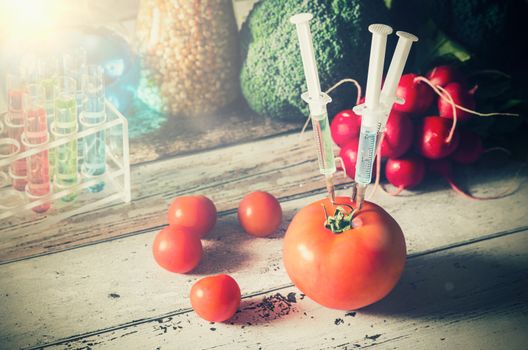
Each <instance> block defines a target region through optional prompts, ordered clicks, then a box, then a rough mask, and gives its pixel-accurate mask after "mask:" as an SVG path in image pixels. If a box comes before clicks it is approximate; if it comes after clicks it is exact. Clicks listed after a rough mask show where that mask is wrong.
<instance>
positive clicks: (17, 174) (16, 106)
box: [5, 75, 27, 191]
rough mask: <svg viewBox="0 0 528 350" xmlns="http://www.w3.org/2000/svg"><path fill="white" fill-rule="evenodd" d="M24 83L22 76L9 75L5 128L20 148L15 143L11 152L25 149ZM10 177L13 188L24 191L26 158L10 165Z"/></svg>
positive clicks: (9, 136) (8, 135)
mask: <svg viewBox="0 0 528 350" xmlns="http://www.w3.org/2000/svg"><path fill="white" fill-rule="evenodd" d="M23 95H24V83H23V80H22V78H21V77H20V76H17V75H8V76H7V115H6V117H5V128H6V132H7V137H8V138H10V139H12V140H14V141H16V143H17V144H18V145H20V146H19V147H18V148H17V147H16V146H15V145H14V144H13V145H12V146H11V152H12V153H14V152H17V151H21V152H22V151H24V149H23V148H22V142H21V141H22V133H23V132H24V107H23ZM8 172H9V177H10V178H11V179H12V185H13V188H15V189H16V190H18V191H24V190H25V188H26V183H27V180H26V174H27V168H26V159H18V160H15V161H14V162H13V163H11V165H10V166H9V171H8Z"/></svg>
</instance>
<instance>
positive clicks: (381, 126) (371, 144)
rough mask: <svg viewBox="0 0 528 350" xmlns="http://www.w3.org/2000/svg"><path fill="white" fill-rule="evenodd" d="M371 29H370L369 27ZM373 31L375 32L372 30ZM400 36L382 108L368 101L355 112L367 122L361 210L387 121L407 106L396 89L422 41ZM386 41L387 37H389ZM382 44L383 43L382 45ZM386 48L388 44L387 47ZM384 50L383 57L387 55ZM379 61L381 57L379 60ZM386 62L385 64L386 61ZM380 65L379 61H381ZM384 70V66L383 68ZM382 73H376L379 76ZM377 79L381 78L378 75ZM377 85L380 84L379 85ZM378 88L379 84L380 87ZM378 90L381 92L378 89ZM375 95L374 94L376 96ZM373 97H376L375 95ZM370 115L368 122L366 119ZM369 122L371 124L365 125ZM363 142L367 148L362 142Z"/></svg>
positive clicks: (361, 153)
mask: <svg viewBox="0 0 528 350" xmlns="http://www.w3.org/2000/svg"><path fill="white" fill-rule="evenodd" d="M369 30H370V27H369ZM371 31H372V30H371ZM396 34H397V35H398V36H399V39H398V44H397V45H396V49H395V51H394V54H393V56H392V60H391V63H390V66H389V71H388V72H387V77H386V79H385V82H384V84H383V89H382V90H381V94H380V95H378V96H379V105H378V107H377V108H376V109H371V110H369V105H368V100H367V101H366V102H367V103H366V104H365V105H360V106H356V108H354V111H355V112H356V113H358V114H363V118H364V119H363V121H362V125H361V131H360V133H361V134H360V143H359V146H358V162H357V163H356V205H357V207H358V208H361V205H362V204H363V201H364V198H365V190H366V187H367V185H368V184H369V183H370V182H371V179H372V164H373V162H374V158H375V155H376V152H377V149H378V147H380V145H379V141H380V139H381V136H382V135H383V133H384V132H385V126H386V125H387V120H388V118H389V114H390V112H391V109H392V105H393V104H394V103H395V102H396V103H403V101H402V100H401V99H398V97H397V96H396V90H397V88H398V83H399V81H400V78H401V75H402V73H403V68H404V67H405V63H406V62H407V58H408V56H409V52H410V50H411V45H412V43H413V42H415V41H418V38H417V37H416V36H414V35H412V34H410V33H406V32H401V31H398V32H397V33H396ZM374 37H375V35H374V32H373V42H372V45H373V46H374ZM385 40H386V36H385ZM378 44H379V43H378ZM383 47H385V43H384V44H383ZM372 53H373V50H371V62H369V78H370V73H371V72H370V66H371V63H372ZM384 54H385V53H384V48H383V55H384ZM378 60H379V57H378ZM382 62H383V61H382ZM378 64H379V62H378ZM380 69H382V67H381V68H380ZM377 73H378V72H375V74H377ZM374 78H378V77H377V75H375V76H374ZM376 83H377V82H376ZM376 86H378V85H376ZM376 91H378V90H376ZM376 91H375V92H374V94H375V93H376ZM368 93H369V92H368V81H367V98H368ZM371 95H372V94H371ZM367 115H368V119H367V118H366V116H367ZM374 118H377V122H378V125H377V132H376V135H375V136H374V135H373V134H372V133H373V132H374V128H373V124H374ZM366 120H367V122H365V121H366ZM363 123H365V124H366V126H365V130H363ZM361 141H363V145H362V143H361Z"/></svg>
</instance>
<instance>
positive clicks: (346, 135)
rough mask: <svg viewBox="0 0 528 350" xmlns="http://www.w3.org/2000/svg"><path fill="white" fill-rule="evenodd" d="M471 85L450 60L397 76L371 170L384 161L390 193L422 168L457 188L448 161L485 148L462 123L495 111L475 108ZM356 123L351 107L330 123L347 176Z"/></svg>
mask: <svg viewBox="0 0 528 350" xmlns="http://www.w3.org/2000/svg"><path fill="white" fill-rule="evenodd" d="M475 91H476V87H470V86H468V84H467V81H466V79H465V77H464V76H463V74H461V72H460V71H458V70H457V69H456V68H455V67H452V66H438V67H436V68H434V69H433V70H431V71H430V72H429V73H428V74H427V76H426V77H422V76H418V75H416V74H405V75H403V76H402V78H401V80H400V83H399V85H398V90H397V95H398V97H401V98H403V99H404V100H405V102H404V103H403V104H394V106H393V109H392V111H391V113H390V115H389V119H388V122H387V125H386V131H385V135H384V137H383V139H382V142H381V147H380V150H379V152H378V156H381V159H378V160H377V162H376V164H377V167H378V168H377V169H376V164H375V167H374V170H373V173H374V174H376V172H377V179H378V178H379V173H380V171H383V169H380V165H381V160H385V161H386V162H385V167H384V172H385V177H386V178H387V180H388V181H389V182H390V183H391V184H392V185H393V186H395V188H396V191H395V192H392V194H398V193H399V192H401V191H402V190H404V189H409V188H413V187H415V186H418V185H419V184H420V183H421V182H422V181H423V179H424V177H425V175H426V172H430V173H433V174H437V175H440V176H442V177H443V178H445V179H446V180H447V181H448V182H449V184H450V185H451V187H453V189H455V190H456V191H457V192H462V191H461V190H460V189H459V188H458V187H457V186H456V185H455V184H454V182H453V181H452V179H451V177H452V175H451V174H452V171H451V168H452V162H455V163H458V164H464V165H468V164H472V163H474V162H476V161H477V160H478V159H479V158H480V156H481V155H482V153H483V152H484V148H483V144H482V139H481V137H480V136H479V135H477V134H476V133H473V132H471V131H470V130H467V129H466V128H465V125H464V124H465V122H466V121H467V120H468V119H470V118H473V117H474V116H475V115H486V116H488V115H499V114H498V113H488V114H482V113H479V112H476V111H474V108H475V98H474V93H475ZM358 102H360V101H359V99H358ZM500 114H501V115H511V114H508V113H500ZM360 127H361V117H360V116H359V115H357V114H355V113H354V112H353V111H352V110H344V111H341V112H339V113H338V114H337V115H335V117H334V118H333V120H332V123H331V134H332V138H333V140H334V142H335V143H336V144H337V145H338V146H339V147H340V152H339V156H340V157H341V159H342V160H343V167H344V171H345V172H346V174H347V175H348V176H349V177H350V178H352V179H353V178H354V175H355V168H356V158H357V148H358V136H359V132H360ZM462 193H463V192H462ZM466 195H467V194H466ZM467 196H469V197H472V198H475V197H473V196H471V195H467Z"/></svg>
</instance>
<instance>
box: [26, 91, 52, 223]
mask: <svg viewBox="0 0 528 350" xmlns="http://www.w3.org/2000/svg"><path fill="white" fill-rule="evenodd" d="M24 98H25V101H24V102H25V103H24V105H25V108H26V120H25V127H24V135H23V137H22V142H23V144H24V146H25V148H26V149H31V148H32V147H36V146H39V145H42V144H44V143H47V142H48V141H49V134H48V120H47V114H46V109H45V106H44V99H45V90H44V88H43V87H42V86H41V85H39V84H30V85H28V86H27V93H26V94H25V95H24ZM50 189H51V185H50V174H49V158H48V150H43V151H41V152H39V153H37V154H34V155H31V156H29V157H28V158H27V186H26V193H27V195H28V197H29V198H30V199H31V200H41V199H42V197H44V196H46V195H48V194H49V193H50ZM49 208H50V202H49V200H45V201H44V202H43V203H42V204H40V205H38V206H36V207H33V208H32V209H33V211H35V212H37V213H43V212H45V211H47V210H48V209H49Z"/></svg>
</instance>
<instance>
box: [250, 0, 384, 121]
mask: <svg viewBox="0 0 528 350" xmlns="http://www.w3.org/2000/svg"><path fill="white" fill-rule="evenodd" d="M300 12H310V13H312V14H313V15H314V20H312V22H311V23H310V24H311V30H312V34H313V39H314V49H315V55H316V60H317V64H318V69H319V78H320V81H321V88H322V89H323V90H325V89H326V88H328V87H330V85H331V84H333V83H335V82H337V81H338V80H340V79H342V78H345V77H352V78H355V79H359V80H364V78H365V76H366V72H367V66H368V57H369V49H370V33H369V32H368V25H369V24H371V23H387V19H388V11H387V8H386V7H385V5H384V3H383V1H381V0H369V1H362V0H331V1H329V0H311V1H305V0H263V1H261V2H259V3H258V4H257V5H256V6H255V7H254V8H253V10H252V11H251V13H250V15H249V17H248V19H247V21H246V23H245V24H244V26H243V28H242V30H241V48H242V59H243V65H242V70H241V73H240V83H241V87H242V93H243V95H244V97H245V98H246V100H247V102H248V104H249V106H250V107H251V108H252V109H253V110H254V111H256V112H257V113H259V114H261V115H266V116H270V117H274V118H282V119H296V118H304V116H305V115H306V113H307V107H306V103H305V102H304V101H302V100H301V98H300V95H301V93H302V92H303V91H304V90H306V82H305V78H304V73H303V67H302V61H301V56H300V52H299V46H298V45H299V44H298V41H297V34H296V32H295V27H294V25H293V24H291V23H290V22H289V18H290V17H291V16H292V15H294V14H296V13H300ZM333 98H334V100H336V98H337V99H338V100H339V96H336V95H334V96H333ZM348 98H349V99H350V98H351V97H350V96H348ZM334 105H335V104H334Z"/></svg>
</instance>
